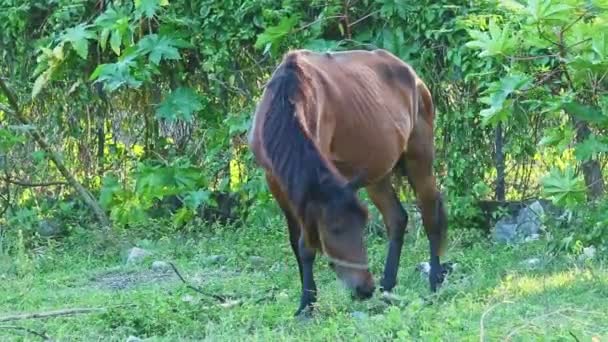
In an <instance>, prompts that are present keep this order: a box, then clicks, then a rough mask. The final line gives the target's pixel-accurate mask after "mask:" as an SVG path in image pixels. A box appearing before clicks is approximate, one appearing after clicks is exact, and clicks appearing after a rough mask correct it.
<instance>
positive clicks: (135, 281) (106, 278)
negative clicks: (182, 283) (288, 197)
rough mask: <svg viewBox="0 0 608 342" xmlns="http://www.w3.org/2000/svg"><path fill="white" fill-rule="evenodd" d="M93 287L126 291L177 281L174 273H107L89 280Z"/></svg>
mask: <svg viewBox="0 0 608 342" xmlns="http://www.w3.org/2000/svg"><path fill="white" fill-rule="evenodd" d="M89 280H90V281H91V282H93V283H94V286H96V287H99V288H105V289H110V290H127V289H130V288H133V287H136V286H139V285H145V284H158V283H166V282H170V281H171V282H173V281H179V279H178V278H177V276H176V275H175V273H173V271H171V272H153V271H150V270H142V271H121V270H116V271H109V272H105V273H103V274H100V275H96V276H93V277H91V278H90V279H89Z"/></svg>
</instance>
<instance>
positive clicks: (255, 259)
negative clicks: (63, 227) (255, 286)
mask: <svg viewBox="0 0 608 342" xmlns="http://www.w3.org/2000/svg"><path fill="white" fill-rule="evenodd" d="M249 262H250V263H251V264H252V265H253V266H260V265H262V264H263V263H264V258H262V257H261V256H257V255H252V256H250V257H249Z"/></svg>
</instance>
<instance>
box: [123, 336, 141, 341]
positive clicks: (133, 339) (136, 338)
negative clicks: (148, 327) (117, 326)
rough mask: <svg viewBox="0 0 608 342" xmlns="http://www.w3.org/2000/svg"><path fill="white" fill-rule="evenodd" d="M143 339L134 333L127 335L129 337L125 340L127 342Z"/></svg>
mask: <svg viewBox="0 0 608 342" xmlns="http://www.w3.org/2000/svg"><path fill="white" fill-rule="evenodd" d="M141 341H143V340H142V339H141V338H139V337H135V336H133V335H131V336H129V337H127V339H126V340H125V342H141Z"/></svg>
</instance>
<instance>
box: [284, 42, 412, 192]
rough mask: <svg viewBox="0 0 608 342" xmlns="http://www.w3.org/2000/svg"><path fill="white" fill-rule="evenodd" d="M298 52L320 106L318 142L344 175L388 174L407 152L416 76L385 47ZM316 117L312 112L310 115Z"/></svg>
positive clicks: (375, 176)
mask: <svg viewBox="0 0 608 342" xmlns="http://www.w3.org/2000/svg"><path fill="white" fill-rule="evenodd" d="M292 53H294V54H297V58H298V61H299V62H298V64H299V65H300V66H301V67H302V68H304V69H305V72H306V73H307V74H308V76H309V79H310V80H311V81H312V82H313V84H314V86H313V88H314V89H315V90H314V91H315V95H316V96H315V98H316V99H317V101H319V103H317V104H316V105H317V107H318V108H320V110H318V111H317V112H316V115H317V116H318V117H316V118H314V119H310V118H308V121H309V122H310V123H312V124H313V125H316V127H309V129H311V130H312V131H314V132H316V136H315V138H316V140H317V142H318V144H319V146H320V147H321V149H322V151H323V152H324V153H325V154H328V155H329V157H330V159H332V161H333V162H334V163H335V164H336V166H337V167H338V168H339V169H340V171H342V172H343V173H344V174H345V175H347V176H349V174H352V173H355V172H357V171H358V170H360V169H366V170H367V172H368V173H369V177H368V181H370V182H373V181H375V180H377V179H379V178H381V177H384V176H385V175H386V174H387V173H388V172H390V170H391V169H392V168H393V167H394V165H395V164H396V163H397V161H398V160H399V159H400V158H401V155H402V154H403V152H404V151H405V148H406V146H407V141H408V139H409V136H410V133H411V131H412V129H413V127H414V124H415V120H416V116H417V111H418V110H417V105H418V103H417V98H418V96H417V90H416V89H417V76H416V74H415V72H414V71H413V69H412V68H411V67H410V66H409V65H407V64H406V63H404V62H402V61H401V60H399V59H398V58H397V57H395V56H394V55H392V54H391V53H390V52H387V51H385V50H374V51H365V50H351V51H345V52H335V53H316V52H311V51H305V50H298V51H295V52H292ZM309 115H312V114H309Z"/></svg>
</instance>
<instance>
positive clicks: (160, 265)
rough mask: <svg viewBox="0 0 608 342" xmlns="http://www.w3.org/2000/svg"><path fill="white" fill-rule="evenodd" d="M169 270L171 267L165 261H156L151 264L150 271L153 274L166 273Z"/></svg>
mask: <svg viewBox="0 0 608 342" xmlns="http://www.w3.org/2000/svg"><path fill="white" fill-rule="evenodd" d="M171 269H172V268H171V265H169V263H168V262H166V261H161V260H156V261H154V262H153V263H152V271H154V272H168V271H170V270H171Z"/></svg>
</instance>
